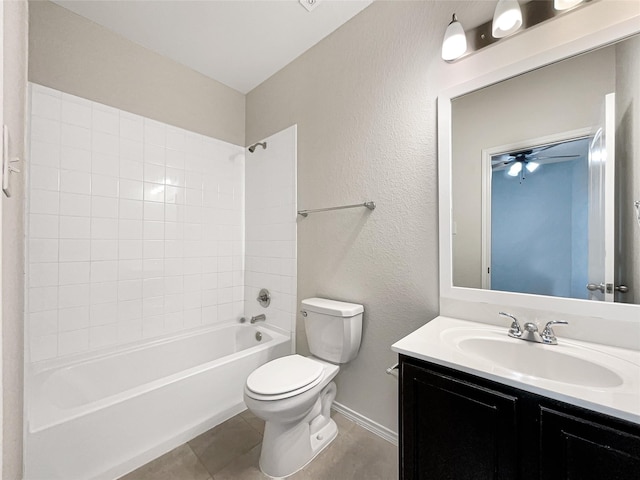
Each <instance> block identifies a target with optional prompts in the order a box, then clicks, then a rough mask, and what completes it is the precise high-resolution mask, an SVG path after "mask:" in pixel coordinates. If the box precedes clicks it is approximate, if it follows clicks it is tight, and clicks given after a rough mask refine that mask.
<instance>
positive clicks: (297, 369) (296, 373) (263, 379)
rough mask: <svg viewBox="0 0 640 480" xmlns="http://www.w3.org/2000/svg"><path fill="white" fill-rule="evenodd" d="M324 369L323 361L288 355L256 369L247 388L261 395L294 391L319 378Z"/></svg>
mask: <svg viewBox="0 0 640 480" xmlns="http://www.w3.org/2000/svg"><path fill="white" fill-rule="evenodd" d="M323 370H324V369H323V367H322V364H321V363H319V362H316V361H314V360H311V359H310V358H306V357H302V356H300V355H287V356H286V357H280V358H276V359H275V360H272V361H270V362H268V363H265V364H264V365H262V366H261V367H258V368H257V369H256V370H254V371H253V373H251V375H249V378H247V388H248V389H249V390H251V391H252V392H255V393H257V394H260V395H279V394H283V393H287V392H293V391H295V390H300V389H301V388H303V387H306V386H307V385H309V384H311V383H314V382H315V381H316V380H319V379H320V377H321V376H322V371H323ZM316 383H317V382H316Z"/></svg>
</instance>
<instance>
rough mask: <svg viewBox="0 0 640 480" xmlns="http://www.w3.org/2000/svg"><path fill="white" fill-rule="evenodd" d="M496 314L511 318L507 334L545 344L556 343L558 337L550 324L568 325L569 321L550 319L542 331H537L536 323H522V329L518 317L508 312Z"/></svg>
mask: <svg viewBox="0 0 640 480" xmlns="http://www.w3.org/2000/svg"><path fill="white" fill-rule="evenodd" d="M498 315H500V316H503V317H507V318H510V319H511V320H512V323H511V327H510V328H509V336H510V337H513V338H519V339H520V340H526V341H527V342H535V343H544V344H546V345H557V344H558V339H557V338H556V335H555V333H554V331H553V329H552V328H551V326H552V325H568V324H569V322H565V321H564V320H551V321H550V322H547V324H546V325H545V326H544V330H542V333H538V325H536V324H535V323H532V322H527V323H525V324H524V329H523V328H521V327H520V322H518V319H517V318H516V317H515V316H514V315H511V314H510V313H505V312H499V313H498Z"/></svg>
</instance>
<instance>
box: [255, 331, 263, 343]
mask: <svg viewBox="0 0 640 480" xmlns="http://www.w3.org/2000/svg"><path fill="white" fill-rule="evenodd" d="M256 340H257V341H260V340H262V332H256Z"/></svg>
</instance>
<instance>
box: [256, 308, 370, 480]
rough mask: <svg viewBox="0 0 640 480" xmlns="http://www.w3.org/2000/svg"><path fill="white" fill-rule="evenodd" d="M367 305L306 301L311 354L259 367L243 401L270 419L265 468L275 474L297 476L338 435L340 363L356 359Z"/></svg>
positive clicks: (264, 442)
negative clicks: (334, 407)
mask: <svg viewBox="0 0 640 480" xmlns="http://www.w3.org/2000/svg"><path fill="white" fill-rule="evenodd" d="M363 312H364V307H363V306H362V305H358V304H355V303H346V302H338V301H336V300H328V299H325V298H308V299H306V300H303V301H302V315H303V316H304V325H305V330H306V333H307V341H308V343H309V350H310V351H311V356H309V357H303V356H301V355H295V354H294V355H287V356H286V357H281V358H277V359H275V360H272V361H270V362H268V363H266V364H264V365H262V366H261V367H258V368H257V369H256V370H254V371H253V372H252V373H251V374H250V375H249V377H248V378H247V382H246V384H245V388H244V401H245V403H246V405H247V407H248V408H249V410H251V411H252V412H253V413H254V414H255V415H256V416H257V417H259V418H262V419H263V420H264V421H265V422H266V423H265V429H264V437H263V440H262V452H261V454H260V470H262V472H263V473H265V474H266V475H268V476H270V477H287V476H289V475H292V474H294V473H295V472H297V471H298V470H300V469H301V468H302V467H304V466H305V465H306V464H307V463H309V462H310V461H311V460H313V458H314V457H315V456H316V455H318V453H320V452H321V451H322V450H323V449H324V448H325V447H326V446H327V445H329V444H330V443H331V441H333V439H334V438H336V435H337V434H338V427H337V426H336V423H335V422H334V421H333V419H332V418H331V404H332V403H333V400H334V398H335V396H336V384H335V383H334V382H333V381H332V380H333V378H334V377H335V376H336V375H337V373H338V371H339V370H340V367H339V364H341V363H347V362H349V361H351V360H353V359H354V358H355V356H356V355H357V354H358V349H359V348H360V339H361V337H362V314H363Z"/></svg>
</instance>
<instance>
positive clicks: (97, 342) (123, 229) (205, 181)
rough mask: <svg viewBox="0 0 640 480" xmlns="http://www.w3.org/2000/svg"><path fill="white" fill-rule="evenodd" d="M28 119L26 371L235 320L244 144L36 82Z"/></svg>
mask: <svg viewBox="0 0 640 480" xmlns="http://www.w3.org/2000/svg"><path fill="white" fill-rule="evenodd" d="M30 119H31V122H30V128H31V133H30V134H31V139H30V158H29V167H28V168H29V172H28V176H29V187H30V188H29V189H28V193H27V196H28V198H27V204H28V212H27V239H28V243H27V293H28V301H27V312H28V339H29V342H28V344H29V347H30V361H32V362H35V361H40V360H45V359H52V358H56V357H60V356H64V355H69V354H73V353H78V352H81V351H87V350H92V349H98V348H102V347H106V346H115V345H122V344H125V343H129V342H133V341H138V340H141V339H146V338H151V337H156V336H160V335H165V334H170V333H172V332H177V331H181V330H185V329H190V328H194V327H198V326H200V325H206V324H212V323H216V322H225V321H229V320H232V319H235V318H238V317H239V316H240V315H242V313H243V310H244V283H245V282H244V269H243V267H244V265H243V263H244V258H243V254H244V251H243V249H244V232H243V228H244V168H245V167H244V163H245V162H244V149H243V148H242V147H239V146H236V145H232V144H229V143H226V142H222V141H220V140H216V139H213V138H208V137H205V136H202V135H198V134H195V133H192V132H187V131H184V130H181V129H179V128H176V127H172V126H169V125H165V124H162V123H159V122H155V121H152V120H149V119H147V118H143V117H140V116H137V115H133V114H130V113H127V112H123V111H119V110H117V109H114V108H111V107H107V106H105V105H101V104H98V103H95V102H91V101H88V100H85V99H81V98H78V97H74V96H71V95H67V94H65V93H62V92H59V91H56V90H52V89H49V88H45V87H42V86H39V85H35V84H32V85H31V117H30ZM281 253H282V255H283V256H282V257H281V258H278V259H277V261H276V260H273V259H272V260H273V263H274V264H275V263H278V268H277V274H278V276H279V277H282V278H285V277H286V278H289V277H290V276H291V275H295V267H294V266H292V263H291V255H289V253H288V252H284V251H283V252H281ZM285 253H286V258H285ZM293 265H295V263H293ZM270 267H271V265H270ZM273 267H274V268H275V265H273ZM269 271H271V270H269ZM274 271H276V270H274ZM289 281H290V280H281V284H286V288H287V291H291V287H290V286H289ZM293 284H294V285H295V280H293ZM294 298H295V297H294Z"/></svg>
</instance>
